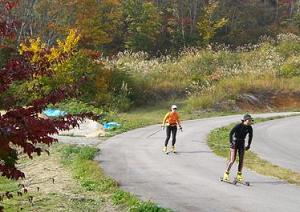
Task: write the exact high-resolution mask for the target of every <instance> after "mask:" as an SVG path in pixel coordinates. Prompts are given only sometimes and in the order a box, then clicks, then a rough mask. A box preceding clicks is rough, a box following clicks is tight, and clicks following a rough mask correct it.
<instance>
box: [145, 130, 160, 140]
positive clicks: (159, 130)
mask: <svg viewBox="0 0 300 212" xmlns="http://www.w3.org/2000/svg"><path fill="white" fill-rule="evenodd" d="M161 130H162V129H159V130H156V131H155V132H154V133H152V134H150V135H148V136H147V138H149V137H151V136H153V135H155V134H156V133H158V132H160V131H161Z"/></svg>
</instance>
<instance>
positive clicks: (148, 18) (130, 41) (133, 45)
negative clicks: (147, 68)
mask: <svg viewBox="0 0 300 212" xmlns="http://www.w3.org/2000/svg"><path fill="white" fill-rule="evenodd" d="M123 10H124V16H125V25H126V26H127V31H126V38H125V47H126V48H127V49H132V50H133V51H147V52H151V51H153V50H154V49H155V47H156V40H157V38H158V36H159V34H160V28H161V15H160V13H159V10H158V8H157V7H156V6H155V5H154V4H153V3H152V2H145V1H142V0H126V1H124V3H123Z"/></svg>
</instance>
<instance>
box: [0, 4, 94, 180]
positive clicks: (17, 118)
mask: <svg viewBox="0 0 300 212" xmlns="http://www.w3.org/2000/svg"><path fill="white" fill-rule="evenodd" d="M16 3H17V1H3V0H0V8H4V9H3V10H4V11H1V13H0V41H1V40H3V39H5V38H10V37H12V36H13V35H12V30H11V26H13V25H14V23H13V22H11V21H9V20H8V19H6V18H5V15H6V14H7V13H9V11H10V10H12V9H13V8H14V6H15V5H16ZM30 57H31V55H30V52H29V53H28V54H25V56H24V57H15V58H11V59H10V60H9V62H8V63H7V64H6V65H5V66H4V67H3V68H0V95H1V94H3V93H5V91H7V90H8V89H9V87H10V86H11V84H12V83H13V82H16V81H20V80H22V81H24V80H32V79H34V78H35V77H38V76H41V75H50V76H51V74H52V72H51V70H50V69H49V67H50V64H48V62H47V60H44V61H42V62H41V63H40V64H38V65H32V64H31V63H30V62H29V61H30V60H29V59H28V58H30ZM65 57H66V56H62V58H61V60H64V59H66V58H65ZM61 60H60V61H61ZM75 91H76V86H74V85H69V86H68V87H63V88H57V89H56V90H55V91H53V92H52V93H50V94H49V95H48V96H44V97H43V98H41V99H37V100H34V101H33V102H31V103H30V104H28V105H26V106H24V107H20V106H16V105H15V104H14V101H13V100H11V99H9V98H7V99H4V98H3V99H0V100H1V101H2V103H3V102H4V105H5V110H6V113H5V114H2V115H1V114H0V143H1V146H0V174H1V175H2V176H5V177H8V178H13V179H18V178H23V177H25V175H24V173H23V172H21V171H20V170H18V169H17V168H16V167H15V164H16V162H17V160H18V151H19V150H20V149H21V150H22V151H23V152H24V153H26V154H27V155H28V156H29V157H30V158H32V154H33V153H37V155H40V154H41V152H42V151H45V152H46V153H49V152H48V151H47V150H43V149H41V148H40V147H38V146H37V144H41V143H42V144H47V145H49V146H50V145H51V144H52V143H54V142H57V140H56V139H54V138H52V137H51V135H53V134H56V133H58V131H59V130H69V129H70V128H73V127H76V126H78V122H79V121H81V120H82V119H83V118H84V117H91V118H93V117H94V116H93V114H81V115H80V116H71V115H67V116H65V117H62V118H58V119H46V118H42V117H40V116H39V114H40V113H41V112H42V110H43V109H45V108H46V107H47V105H48V104H50V103H52V104H55V103H58V102H60V101H62V100H63V99H65V98H68V97H70V96H73V95H74V93H76V92H75Z"/></svg>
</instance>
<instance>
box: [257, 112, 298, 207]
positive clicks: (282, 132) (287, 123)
mask: <svg viewBox="0 0 300 212" xmlns="http://www.w3.org/2000/svg"><path fill="white" fill-rule="evenodd" d="M254 131H255V144H254V145H253V151H254V152H256V153H258V154H259V155H260V157H261V158H264V159H266V160H268V161H270V162H272V163H273V164H276V165H279V166H281V167H285V168H288V169H291V170H293V171H296V172H299V173H300V116H295V117H289V118H284V119H278V120H273V121H268V122H264V123H261V124H257V125H256V126H254ZM299 211H300V209H299Z"/></svg>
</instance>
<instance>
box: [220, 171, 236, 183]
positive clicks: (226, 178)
mask: <svg viewBox="0 0 300 212" xmlns="http://www.w3.org/2000/svg"><path fill="white" fill-rule="evenodd" d="M220 181H221V182H224V183H229V184H232V185H236V183H237V182H236V181H234V180H233V181H231V180H230V179H229V172H225V173H224V176H223V177H220Z"/></svg>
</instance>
